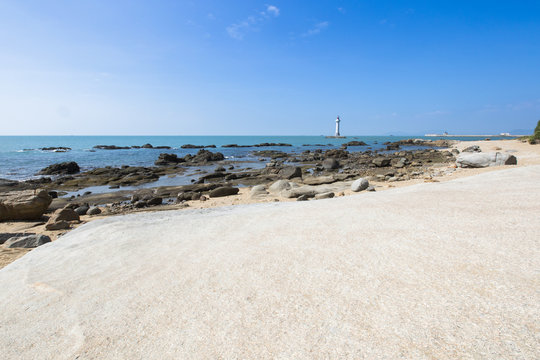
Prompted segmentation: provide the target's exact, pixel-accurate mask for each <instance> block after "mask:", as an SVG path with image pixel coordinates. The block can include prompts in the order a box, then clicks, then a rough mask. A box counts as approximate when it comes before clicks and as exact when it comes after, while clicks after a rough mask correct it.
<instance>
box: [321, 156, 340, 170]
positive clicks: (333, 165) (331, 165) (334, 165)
mask: <svg viewBox="0 0 540 360" xmlns="http://www.w3.org/2000/svg"><path fill="white" fill-rule="evenodd" d="M322 166H323V168H325V169H326V170H335V169H339V161H337V160H336V159H334V158H328V159H324V160H323V162H322Z"/></svg>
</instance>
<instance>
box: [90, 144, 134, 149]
mask: <svg viewBox="0 0 540 360" xmlns="http://www.w3.org/2000/svg"><path fill="white" fill-rule="evenodd" d="M94 149H101V150H126V149H130V147H129V146H116V145H96V146H94Z"/></svg>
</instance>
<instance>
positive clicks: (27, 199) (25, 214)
mask: <svg viewBox="0 0 540 360" xmlns="http://www.w3.org/2000/svg"><path fill="white" fill-rule="evenodd" d="M51 202H52V197H51V196H50V195H49V194H48V193H47V191H46V190H35V191H34V190H24V191H13V192H6V193H3V194H1V195H0V221H6V220H34V219H39V218H40V217H41V215H43V213H44V212H45V211H46V210H47V208H48V207H49V205H50V204H51Z"/></svg>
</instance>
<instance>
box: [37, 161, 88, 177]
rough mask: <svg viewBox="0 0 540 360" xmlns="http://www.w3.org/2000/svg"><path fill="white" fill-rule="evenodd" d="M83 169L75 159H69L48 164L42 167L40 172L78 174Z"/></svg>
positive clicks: (42, 173)
mask: <svg viewBox="0 0 540 360" xmlns="http://www.w3.org/2000/svg"><path fill="white" fill-rule="evenodd" d="M79 171H81V169H80V168H79V165H78V164H77V163H76V162H75V161H68V162H63V163H58V164H52V165H49V166H47V167H46V168H44V169H41V171H40V172H39V174H41V175H65V174H76V173H78V172H79Z"/></svg>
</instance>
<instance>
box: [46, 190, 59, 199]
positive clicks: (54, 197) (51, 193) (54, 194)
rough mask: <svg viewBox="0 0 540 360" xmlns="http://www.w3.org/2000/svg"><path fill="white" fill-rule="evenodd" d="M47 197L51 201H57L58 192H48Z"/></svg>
mask: <svg viewBox="0 0 540 360" xmlns="http://www.w3.org/2000/svg"><path fill="white" fill-rule="evenodd" d="M48 194H49V196H50V197H51V198H53V199H57V198H58V192H57V191H49V192H48Z"/></svg>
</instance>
